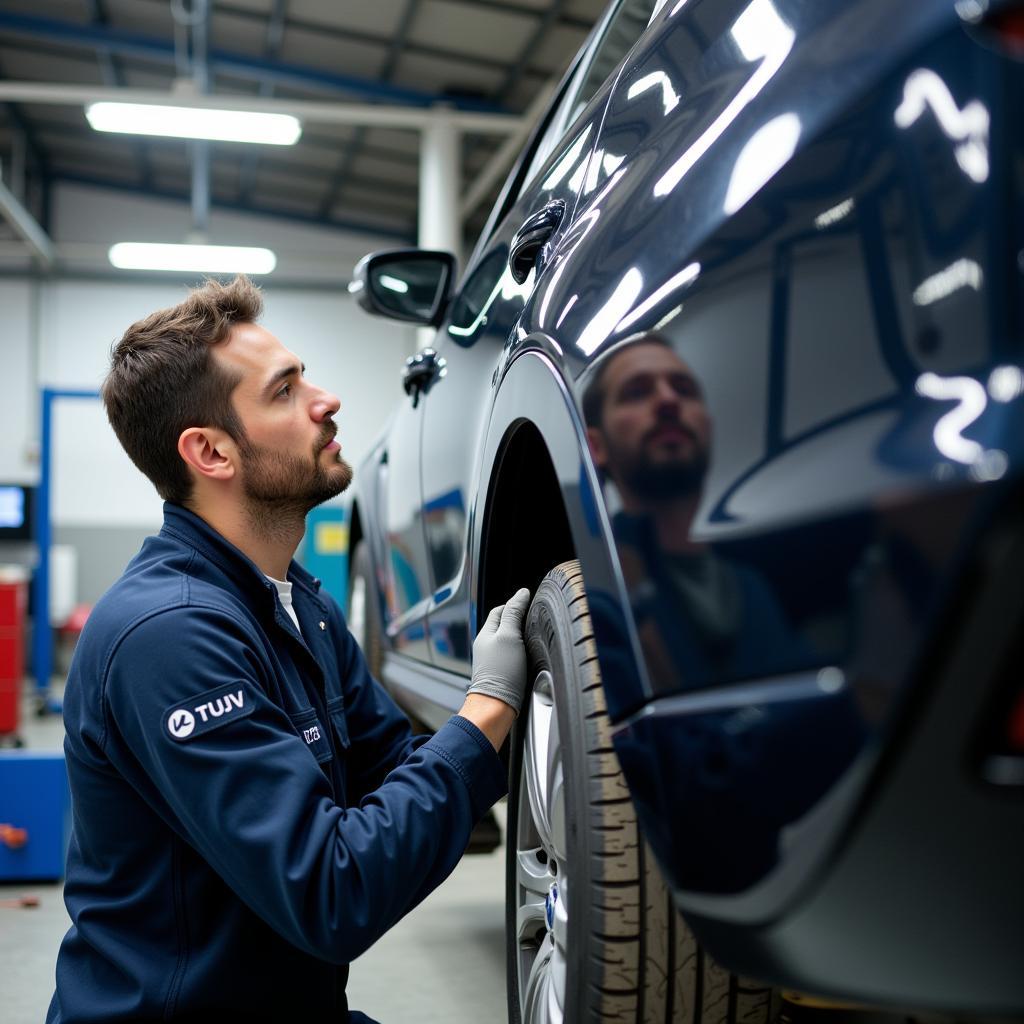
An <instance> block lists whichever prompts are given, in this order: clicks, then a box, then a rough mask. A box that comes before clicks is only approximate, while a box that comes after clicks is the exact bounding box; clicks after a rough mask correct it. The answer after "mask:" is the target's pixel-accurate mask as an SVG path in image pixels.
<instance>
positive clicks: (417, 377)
mask: <svg viewBox="0 0 1024 1024" xmlns="http://www.w3.org/2000/svg"><path fill="white" fill-rule="evenodd" d="M447 367H448V363H447V362H446V360H445V359H443V358H442V357H441V356H439V355H438V354H437V352H435V351H434V349H432V348H425V349H421V350H420V351H419V352H417V353H416V355H414V356H409V358H408V359H406V361H405V369H404V370H403V371H402V387H403V388H404V389H405V393H406V394H407V395H410V396H411V397H412V407H413V408H414V409H415V408H416V406H417V405H418V404H419V400H420V395H421V394H423V392H425V391H429V390H430V388H431V387H432V386H433V384H434V383H435V381H438V380H440V379H441V378H442V377H443V376H444V375H445V374H446V373H447V372H448V370H447Z"/></svg>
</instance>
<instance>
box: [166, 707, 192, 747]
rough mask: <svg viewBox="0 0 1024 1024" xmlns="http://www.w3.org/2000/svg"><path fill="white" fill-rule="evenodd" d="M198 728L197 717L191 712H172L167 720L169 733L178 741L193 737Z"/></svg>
mask: <svg viewBox="0 0 1024 1024" xmlns="http://www.w3.org/2000/svg"><path fill="white" fill-rule="evenodd" d="M195 727H196V719H195V715H193V714H192V712H191V711H185V710H181V711H172V712H171V714H170V716H169V717H168V719H167V731H168V732H169V733H170V734H171V735H172V736H173V737H174V738H175V739H176V740H183V739H185V738H186V737H188V736H191V735H192V730H193V729H195Z"/></svg>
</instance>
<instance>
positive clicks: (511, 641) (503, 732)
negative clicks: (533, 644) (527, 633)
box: [459, 588, 530, 750]
mask: <svg viewBox="0 0 1024 1024" xmlns="http://www.w3.org/2000/svg"><path fill="white" fill-rule="evenodd" d="M529 604H530V592H529V591H528V590H526V589H525V588H524V589H522V590H519V591H517V592H516V594H515V596H514V597H513V598H512V600H511V601H509V602H508V603H507V604H503V605H499V606H498V607H497V608H493V609H492V610H491V613H490V615H488V616H487V621H486V622H485V623H484V625H483V628H482V629H481V630H480V633H479V634H478V636H477V638H476V641H475V642H474V644H473V679H472V681H471V682H470V685H469V689H468V690H467V691H466V702H465V704H463V705H462V709H461V710H460V711H459V714H460V715H461V716H462V717H463V718H467V719H469V721H471V722H472V723H473V724H474V725H475V726H476V727H477V728H478V729H479V730H480V731H481V732H482V733H483V734H484V735H485V736H486V737H487V738H488V739H489V740H490V741H491V743H492V745H493V746H494V749H495V750H500V749H501V745H502V743H504V742H505V737H506V736H507V735H508V734H509V730H511V728H512V723H513V722H514V721H515V719H516V715H518V714H519V709H520V708H521V707H522V706H523V694H524V693H525V692H526V645H525V644H524V643H523V619H524V618H525V617H526V609H527V608H528V607H529Z"/></svg>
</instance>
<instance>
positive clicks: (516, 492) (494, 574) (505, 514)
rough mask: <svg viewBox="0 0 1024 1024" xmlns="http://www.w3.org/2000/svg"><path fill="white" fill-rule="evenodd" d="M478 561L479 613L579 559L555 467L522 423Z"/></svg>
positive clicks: (500, 475) (501, 468)
mask: <svg viewBox="0 0 1024 1024" xmlns="http://www.w3.org/2000/svg"><path fill="white" fill-rule="evenodd" d="M486 508H487V512H486V516H487V518H486V519H485V520H484V527H483V534H482V536H483V541H482V550H481V557H480V588H479V595H480V598H479V602H478V608H479V609H480V610H481V612H482V613H483V612H486V611H487V610H488V609H490V608H493V607H494V606H495V605H498V604H501V603H502V602H504V601H507V600H508V598H510V597H511V596H512V595H513V594H514V593H515V592H516V590H517V589H518V588H519V587H529V588H530V592H531V593H534V594H535V593H536V592H537V587H538V585H539V584H540V581H541V580H542V579H543V578H544V576H545V575H546V574H547V573H548V571H549V570H550V569H552V568H553V567H554V566H556V565H558V564H559V563H561V562H565V561H568V560H569V559H572V558H575V557H576V550H575V545H574V544H573V539H572V531H571V529H570V527H569V519H568V516H567V515H566V511H565V503H564V501H563V499H562V488H561V486H560V485H559V483H558V475H557V474H556V473H555V467H554V464H553V463H552V461H551V456H550V455H549V454H548V450H547V446H546V445H545V444H544V439H543V438H542V437H541V434H540V431H539V430H537V428H536V427H535V426H534V425H533V424H532V423H528V422H523V423H522V424H521V425H520V426H518V427H517V428H516V429H515V433H514V434H513V436H512V437H511V438H510V439H509V441H508V443H507V445H506V446H505V448H504V450H503V452H502V455H501V457H500V459H499V461H498V465H497V466H496V467H495V469H494V473H493V476H492V480H491V487H490V492H489V494H488V500H487V506H486Z"/></svg>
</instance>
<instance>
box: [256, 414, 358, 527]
mask: <svg viewBox="0 0 1024 1024" xmlns="http://www.w3.org/2000/svg"><path fill="white" fill-rule="evenodd" d="M331 436H333V434H328V435H326V436H323V437H321V438H319V440H318V441H317V444H316V447H315V448H314V449H313V452H312V459H311V460H310V459H304V458H302V457H301V456H299V455H290V454H284V453H281V452H268V451H266V450H265V449H259V448H256V447H255V446H254V445H252V444H251V443H249V442H248V441H247V440H246V441H243V442H240V443H239V455H240V456H241V461H242V467H243V471H244V476H243V480H242V487H243V492H244V495H245V500H246V509H247V512H248V514H249V519H250V521H251V523H252V525H253V527H254V528H255V529H256V530H257V531H258V532H259V533H260V534H261V535H263V536H265V537H273V536H275V535H278V534H284V533H288V532H291V531H292V530H293V529H294V528H295V527H296V526H297V525H299V524H304V523H305V519H306V514H307V513H308V512H309V511H310V509H313V508H316V506H317V505H320V504H322V503H323V502H325V501H327V500H328V499H330V498H333V497H335V496H336V495H338V494H341V492H342V491H344V490H345V488H346V487H348V485H349V484H350V483H351V482H352V467H351V466H350V465H349V464H348V463H347V462H346V461H345V460H344V459H343V458H342V457H341V456H340V455H339V456H337V460H336V461H335V462H334V463H333V464H332V465H330V466H327V467H325V466H324V464H323V461H322V460H321V457H320V452H321V450H322V449H323V446H324V444H325V443H326V442H327V441H329V440H330V438H331Z"/></svg>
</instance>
